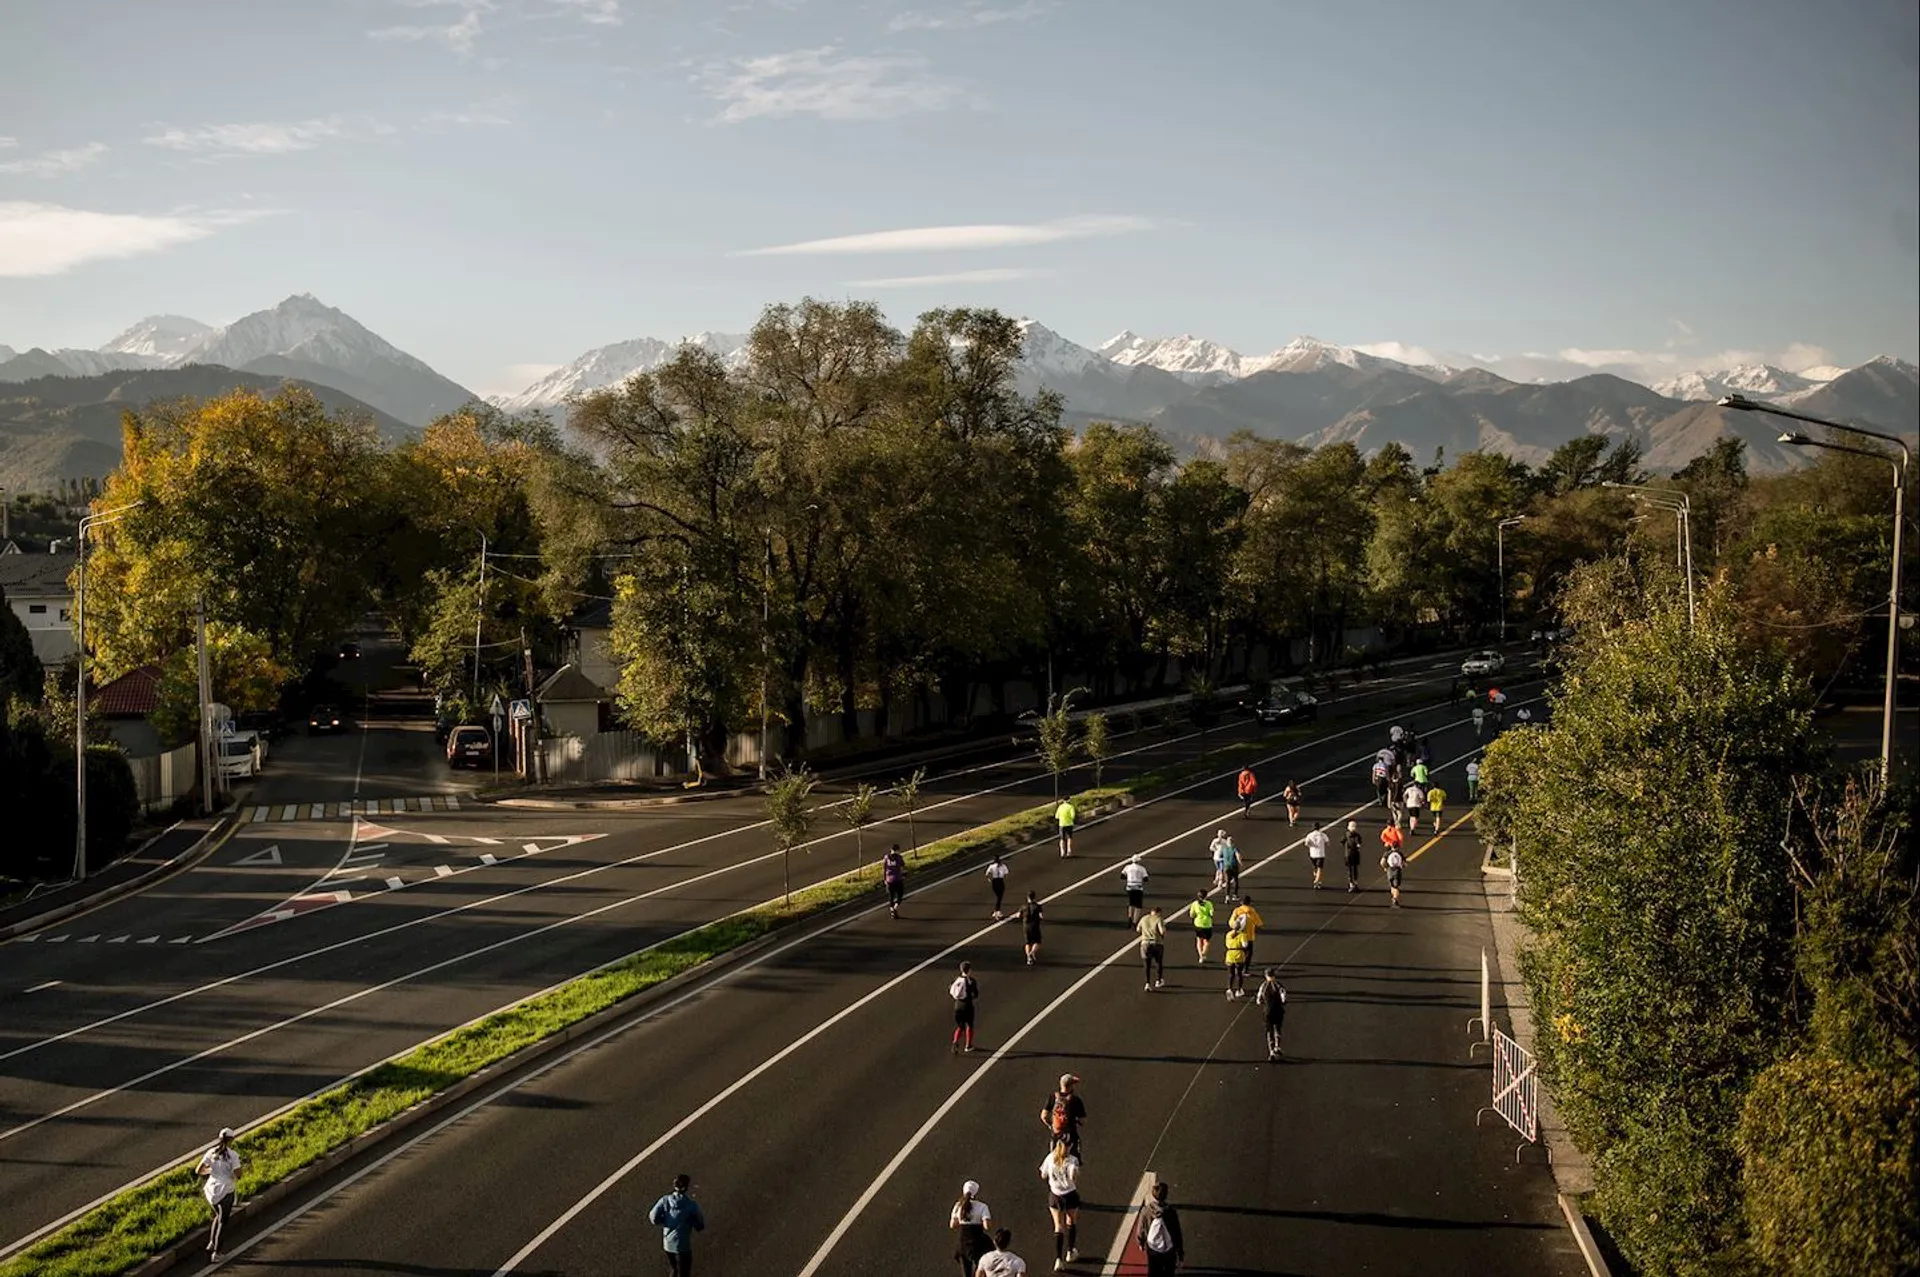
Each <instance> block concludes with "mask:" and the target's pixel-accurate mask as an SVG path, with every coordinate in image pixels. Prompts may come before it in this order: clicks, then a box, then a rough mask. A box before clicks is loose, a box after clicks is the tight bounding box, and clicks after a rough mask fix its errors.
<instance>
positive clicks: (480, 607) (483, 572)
mask: <svg viewBox="0 0 1920 1277" xmlns="http://www.w3.org/2000/svg"><path fill="white" fill-rule="evenodd" d="M486 611H487V534H486V533H484V532H482V533H481V534H480V596H479V599H478V601H477V602H476V603H475V604H474V608H473V699H474V702H475V703H476V704H477V703H479V700H480V621H481V618H482V617H484V616H485V615H486ZM496 752H498V751H497V749H496Z"/></svg>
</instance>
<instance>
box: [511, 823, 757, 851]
mask: <svg viewBox="0 0 1920 1277" xmlns="http://www.w3.org/2000/svg"><path fill="white" fill-rule="evenodd" d="M746 828H748V829H752V828H753V826H752V825H748V826H746ZM474 841H475V842H477V843H481V844H483V845H484V846H488V847H498V846H499V845H500V840H499V839H498V838H478V837H476V838H475V839H474Z"/></svg>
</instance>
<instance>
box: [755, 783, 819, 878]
mask: <svg viewBox="0 0 1920 1277" xmlns="http://www.w3.org/2000/svg"><path fill="white" fill-rule="evenodd" d="M819 783H820V778H819V777H818V776H816V775H814V774H813V773H812V772H811V771H809V770H807V766H806V764H804V763H802V764H801V765H800V766H798V767H786V768H782V769H781V770H780V773H779V774H778V775H776V776H774V777H773V778H772V779H771V780H769V781H768V782H767V823H768V824H770V825H772V826H773V842H774V845H775V846H776V847H778V848H779V849H780V899H781V900H782V901H783V902H784V901H787V900H791V899H792V898H793V862H792V858H793V849H794V848H795V847H798V846H799V845H800V844H801V843H804V842H805V841H806V840H807V835H808V834H809V833H810V832H811V831H812V829H813V809H812V808H810V807H808V806H807V799H808V798H809V797H810V796H812V794H813V789H814V786H815V785H817V784H819Z"/></svg>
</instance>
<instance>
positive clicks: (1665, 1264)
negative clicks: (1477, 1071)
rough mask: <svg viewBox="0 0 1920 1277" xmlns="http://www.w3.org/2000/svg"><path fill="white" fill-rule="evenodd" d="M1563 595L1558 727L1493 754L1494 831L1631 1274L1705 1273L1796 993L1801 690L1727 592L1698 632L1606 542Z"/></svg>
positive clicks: (1544, 1013) (1557, 1083)
mask: <svg viewBox="0 0 1920 1277" xmlns="http://www.w3.org/2000/svg"><path fill="white" fill-rule="evenodd" d="M1562 608H1563V612H1564V614H1565V615H1566V617H1567V618H1568V619H1569V620H1570V621H1571V622H1573V623H1574V624H1575V626H1576V627H1577V633H1578V637H1577V638H1576V640H1575V641H1574V643H1573V644H1572V650H1571V653H1570V656H1569V658H1568V668H1567V672H1566V674H1565V678H1564V684H1563V690H1562V691H1561V693H1560V694H1559V696H1558V697H1557V698H1556V702H1555V706H1554V713H1553V718H1552V724H1551V726H1550V727H1547V728H1545V729H1542V730H1536V731H1532V732H1517V733H1508V734H1507V735H1505V736H1503V737H1501V738H1500V739H1499V740H1497V741H1496V742H1495V743H1494V744H1493V745H1492V746H1490V747H1489V748H1488V750H1487V754H1486V761H1485V764H1484V772H1483V802H1482V804H1481V807H1480V812H1481V820H1482V822H1483V830H1484V831H1485V833H1486V835H1487V836H1488V837H1489V838H1490V839H1494V840H1499V841H1504V840H1506V839H1509V838H1514V839H1517V843H1518V856H1517V865H1518V890H1519V899H1520V907H1521V915H1522V918H1523V920H1524V921H1525V922H1526V924H1527V926H1528V927H1529V928H1530V930H1531V932H1532V939H1531V942H1530V944H1529V945H1528V947H1527V948H1526V949H1525V950H1524V951H1523V953H1522V963H1521V969H1522V974H1523V976H1524V978H1525V980H1526V982H1527V987H1528V991H1529V993H1530V995H1531V997H1532V1004H1533V1012H1534V1017H1535V1020H1536V1023H1538V1024H1539V1025H1540V1026H1541V1031H1540V1033H1539V1035H1538V1040H1537V1042H1536V1048H1537V1058H1538V1061H1539V1067H1540V1070H1541V1076H1542V1078H1543V1079H1544V1080H1545V1081H1546V1083H1547V1084H1548V1086H1549V1087H1550V1088H1551V1090H1552V1093H1553V1096H1554V1100H1555V1103H1556V1105H1557V1106H1558V1107H1559V1109H1560V1111H1561V1113H1562V1115H1563V1116H1564V1117H1565V1118H1566V1121H1567V1126H1568V1129H1569V1131H1570V1132H1571V1134H1572V1135H1573V1138H1574V1139H1575V1141H1576V1142H1577V1143H1578V1144H1579V1145H1580V1146H1581V1147H1582V1148H1583V1149H1586V1150H1587V1151H1589V1152H1590V1153H1591V1154H1592V1155H1593V1157H1594V1168H1595V1179H1596V1184H1597V1188H1596V1192H1595V1197H1594V1202H1595V1206H1596V1208H1597V1210H1598V1213H1599V1215H1600V1218H1601V1219H1602V1220H1603V1221H1604V1222H1605V1224H1606V1226H1607V1228H1608V1230H1609V1232H1611V1233H1612V1234H1613V1236H1614V1238H1615V1240H1616V1241H1617V1242H1618V1243H1619V1244H1620V1246H1621V1248H1622V1250H1623V1251H1624V1252H1625V1253H1626V1255H1627V1258H1628V1259H1629V1260H1630V1261H1631V1262H1633V1263H1634V1264H1635V1265H1636V1267H1638V1268H1640V1269H1641V1270H1642V1271H1654V1272H1673V1273H1706V1272H1708V1271H1711V1270H1712V1269H1713V1266H1714V1265H1715V1264H1716V1263H1718V1262H1720V1257H1722V1256H1724V1255H1726V1254H1728V1253H1730V1252H1731V1251H1732V1250H1733V1249H1734V1248H1736V1247H1737V1245H1738V1244H1739V1240H1740V1227H1739V1222H1738V1213H1737V1212H1732V1211H1729V1210H1728V1208H1727V1193H1728V1190H1729V1187H1730V1186H1731V1185H1732V1184H1734V1183H1736V1182H1737V1181H1738V1177H1739V1161H1738V1157H1737V1154H1736V1150H1735V1145H1734V1134H1735V1127H1736V1124H1737V1121H1738V1117H1739V1113H1740V1106H1741V1104H1742V1102H1743V1100H1744V1097H1745V1095H1746V1092H1747V1090H1748V1088H1749V1087H1750V1085H1751V1084H1752V1082H1753V1079H1754V1077H1755V1076H1756V1075H1757V1074H1758V1073H1759V1072H1760V1071H1761V1070H1762V1069H1763V1068H1765V1067H1766V1066H1767V1064H1768V1063H1769V1062H1770V1061H1771V1058H1772V1056H1773V1054H1774V1052H1775V1051H1776V1050H1777V1038H1778V1034H1779V1031H1780V1026H1781V1024H1782V1022H1783V1020H1784V1018H1785V1016H1786V1014H1787V1010H1788V996H1789V992H1790V989H1791V984H1792V962H1793V956H1792V934H1793V889H1792V884H1791V882H1790V880H1789V877H1788V871H1787V867H1786V864H1785V862H1784V857H1783V856H1782V855H1781V853H1780V838H1781V832H1782V830H1783V828H1784V827H1785V823H1786V816H1787V811H1786V795H1788V794H1789V793H1791V784H1792V778H1793V777H1794V776H1795V775H1798V774H1801V773H1803V772H1805V771H1806V770H1807V769H1808V768H1809V766H1810V765H1811V764H1812V762H1813V761H1814V758H1813V755H1812V754H1811V752H1810V750H1811V745H1810V743H1809V741H1810V737H1809V734H1808V725H1809V722H1810V709H1811V703H1812V698H1811V695H1810V692H1809V689H1808V687H1807V684H1806V681H1805V679H1804V678H1802V677H1800V676H1799V675H1798V674H1797V673H1796V672H1795V671H1794V670H1793V669H1792V667H1791V666H1790V665H1789V663H1788V662H1787V661H1786V660H1785V659H1784V657H1783V656H1782V655H1781V653H1780V651H1779V650H1778V649H1777V648H1776V647H1772V646H1757V645H1754V644H1751V643H1750V642H1748V641H1747V640H1746V639H1745V637H1744V636H1743V634H1742V632H1741V629H1740V626H1739V624H1738V618H1737V607H1736V605H1735V603H1734V601H1733V599H1732V598H1731V597H1730V596H1729V593H1728V591H1727V590H1726V589H1725V588H1724V587H1721V586H1715V587H1711V588H1709V589H1708V590H1707V591H1706V592H1705V595H1704V597H1703V598H1702V600H1701V606H1700V609H1699V619H1698V623H1697V625H1692V626H1690V625H1689V622H1688V616H1687V608H1686V603H1685V598H1684V594H1683V593H1682V592H1681V591H1680V590H1679V589H1678V583H1677V582H1675V581H1672V580H1671V579H1663V578H1654V579H1652V580H1651V581H1649V580H1647V579H1645V578H1643V577H1640V576H1637V575H1636V572H1635V569H1634V566H1633V565H1632V564H1631V563H1630V562H1628V561H1626V560H1622V559H1617V558H1616V559H1607V560H1602V561H1599V562H1596V563H1593V564H1589V565H1587V566H1584V567H1582V568H1580V569H1577V570H1576V571H1575V572H1574V574H1573V576H1572V579H1571V580H1570V582H1569V584H1568V586H1567V589H1566V591H1565V593H1564V595H1563V598H1562Z"/></svg>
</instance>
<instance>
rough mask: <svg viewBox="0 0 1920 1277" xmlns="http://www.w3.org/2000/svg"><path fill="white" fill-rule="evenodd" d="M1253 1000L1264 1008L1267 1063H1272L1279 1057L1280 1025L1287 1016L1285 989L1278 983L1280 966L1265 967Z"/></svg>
mask: <svg viewBox="0 0 1920 1277" xmlns="http://www.w3.org/2000/svg"><path fill="white" fill-rule="evenodd" d="M1254 1001H1255V1002H1258V1003H1259V1004H1260V1005H1261V1006H1262V1007H1264V1008H1266V1012H1267V1063H1269V1064H1273V1063H1275V1062H1277V1061H1278V1060H1279V1059H1280V1026H1281V1025H1282V1024H1284V1023H1285V1022H1286V1018H1287V989H1286V986H1285V985H1283V984H1281V983H1280V968H1278V967H1268V968H1267V978H1266V979H1264V980H1262V981H1261V982H1260V992H1259V993H1257V994H1255V995H1254Z"/></svg>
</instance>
